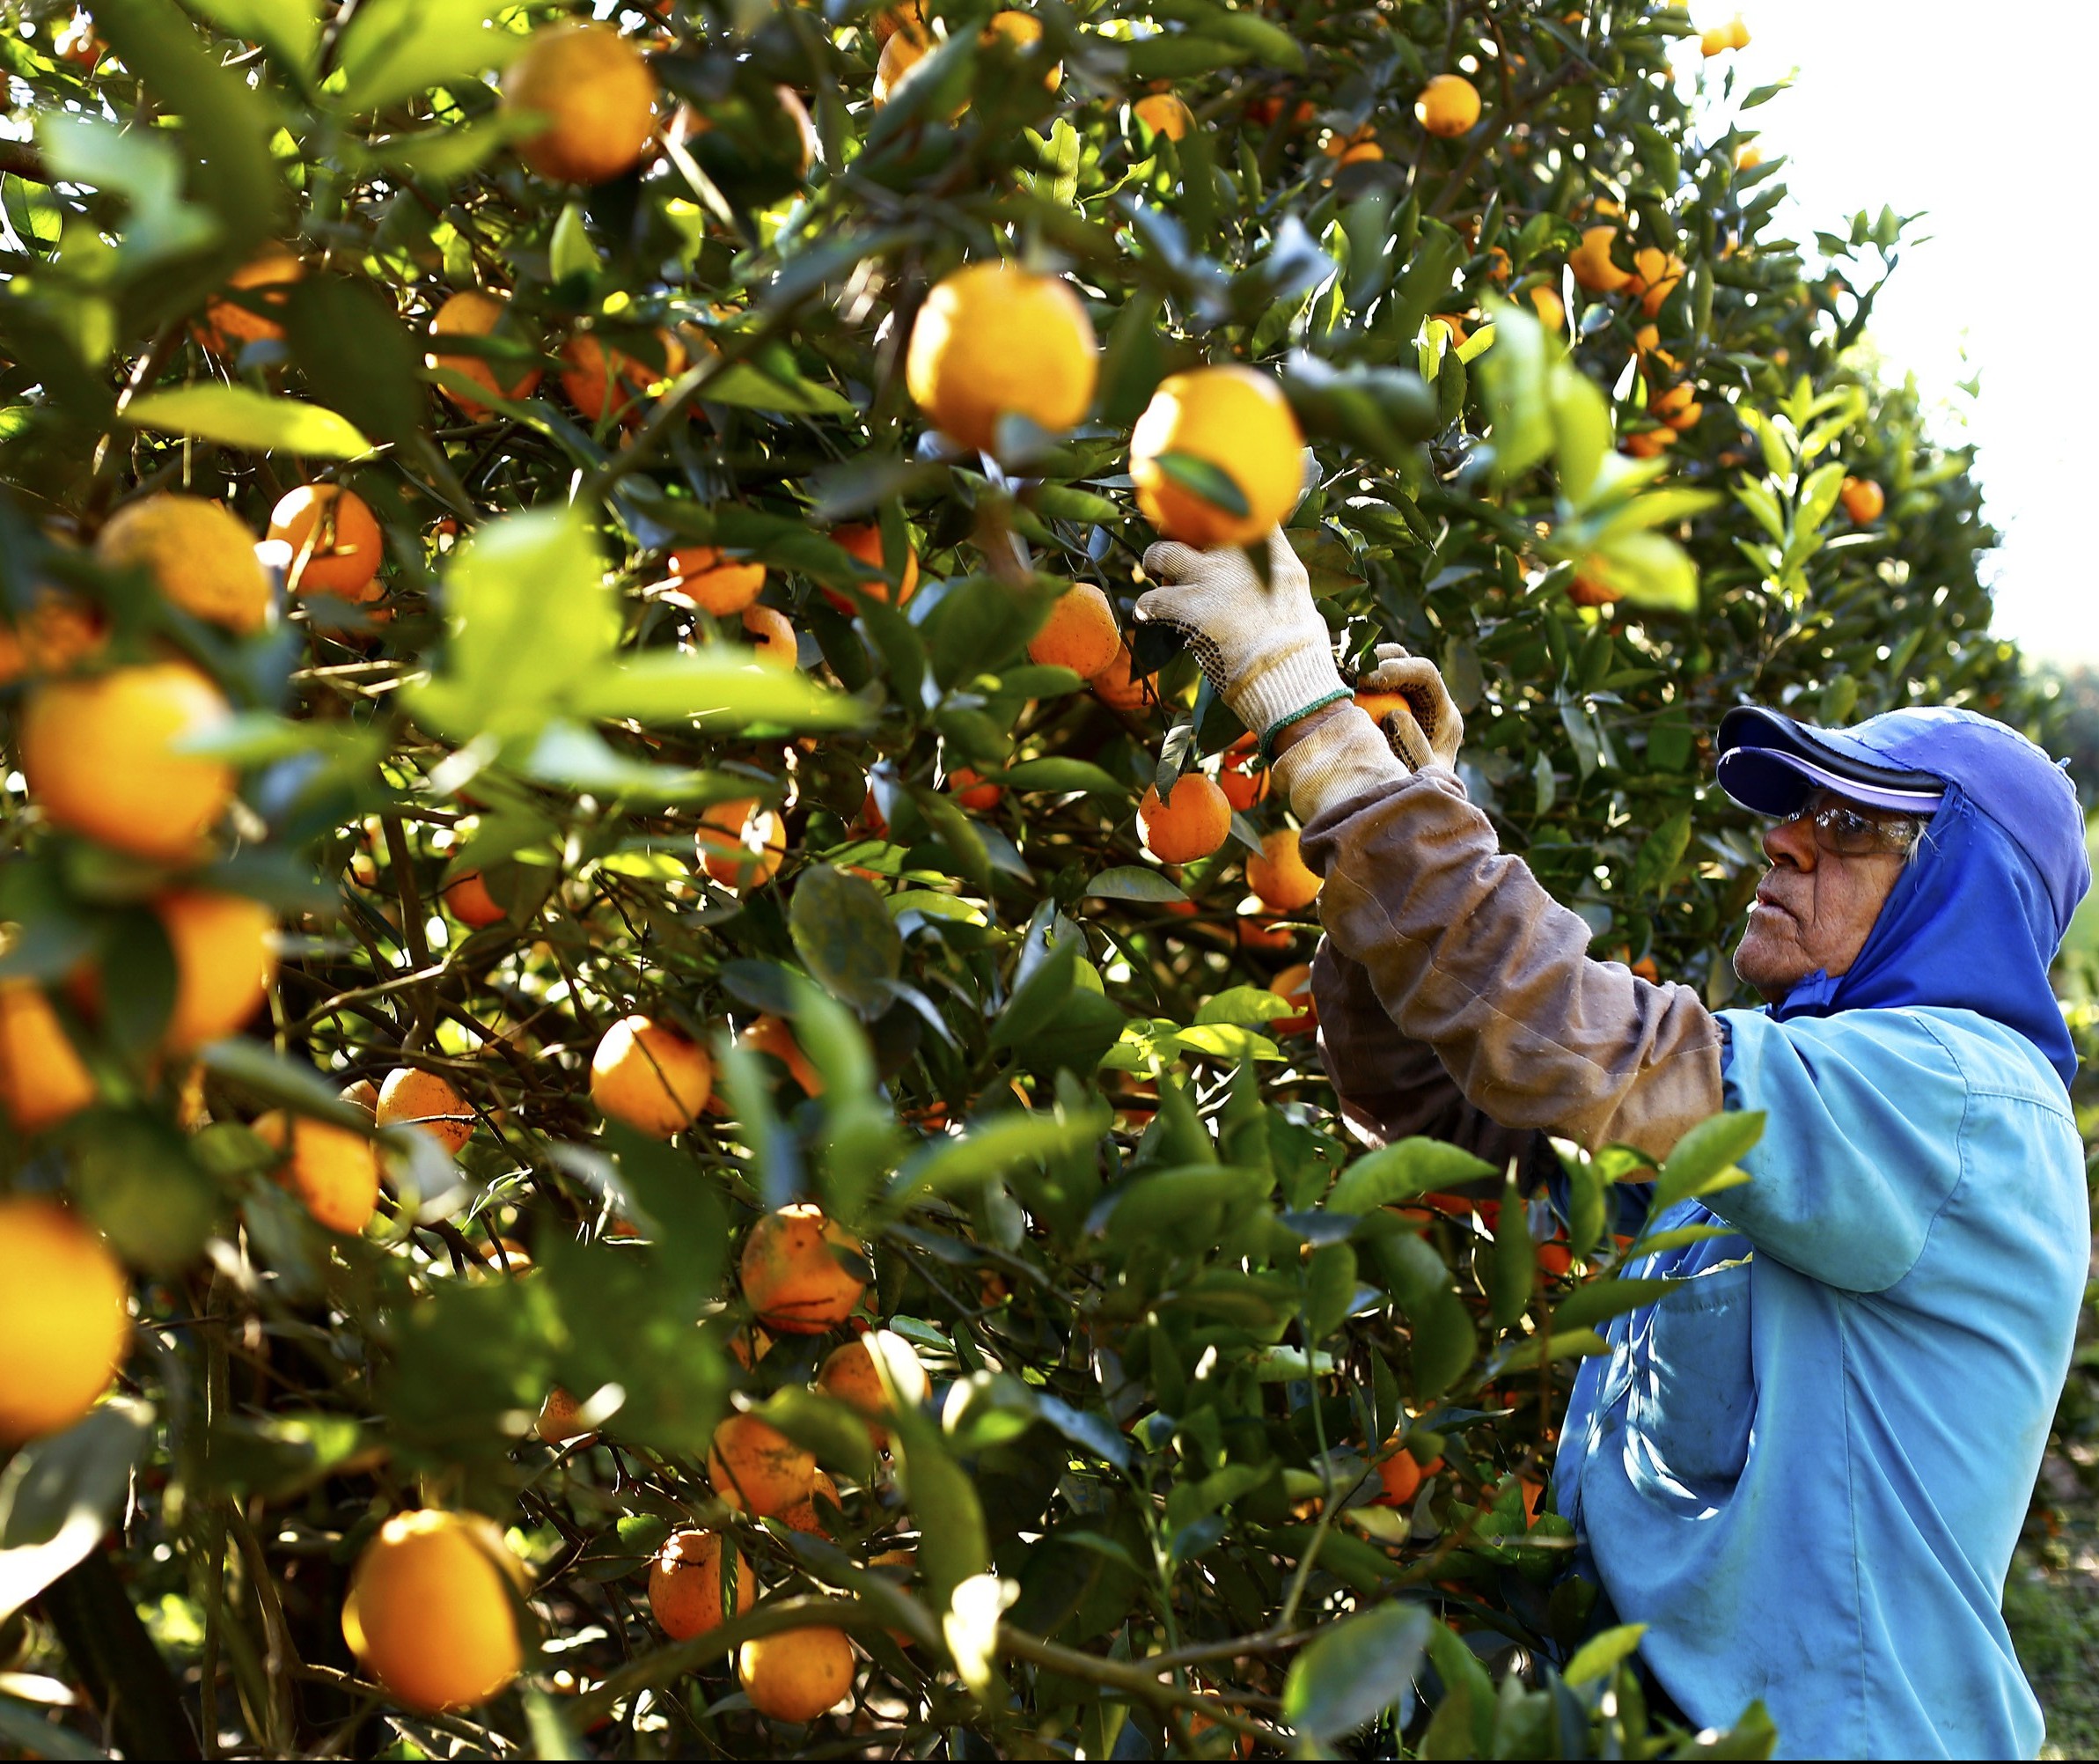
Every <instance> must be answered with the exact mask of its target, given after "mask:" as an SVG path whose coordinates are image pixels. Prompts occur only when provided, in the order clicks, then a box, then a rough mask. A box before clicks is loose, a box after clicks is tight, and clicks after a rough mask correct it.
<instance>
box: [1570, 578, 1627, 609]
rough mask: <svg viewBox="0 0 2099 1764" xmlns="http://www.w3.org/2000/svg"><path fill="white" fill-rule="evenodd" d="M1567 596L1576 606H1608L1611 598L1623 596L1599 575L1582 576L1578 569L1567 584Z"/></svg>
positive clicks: (1615, 598)
mask: <svg viewBox="0 0 2099 1764" xmlns="http://www.w3.org/2000/svg"><path fill="white" fill-rule="evenodd" d="M1623 598H1624V596H1623V594H1622V593H1621V592H1620V591H1619V590H1618V589H1616V588H1614V587H1612V586H1611V584H1610V583H1608V582H1606V581H1604V579H1603V578H1602V577H1596V576H1584V575H1582V574H1581V573H1580V572H1579V571H1577V572H1576V573H1575V575H1574V579H1573V580H1572V581H1570V582H1569V583H1568V584H1567V599H1570V600H1572V601H1573V602H1574V605H1575V606H1609V605H1610V604H1611V602H1612V601H1613V600H1618V599H1623Z"/></svg>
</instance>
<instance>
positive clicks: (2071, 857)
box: [1715, 705, 2091, 938]
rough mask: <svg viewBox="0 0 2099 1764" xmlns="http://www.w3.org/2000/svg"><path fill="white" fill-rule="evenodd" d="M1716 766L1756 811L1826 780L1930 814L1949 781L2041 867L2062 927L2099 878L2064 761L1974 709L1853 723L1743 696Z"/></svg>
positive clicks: (1847, 792) (1725, 722)
mask: <svg viewBox="0 0 2099 1764" xmlns="http://www.w3.org/2000/svg"><path fill="white" fill-rule="evenodd" d="M1715 746H1717V747H1718V749H1719V753H1720V757H1719V761H1718V762H1717V765H1716V767H1715V775H1716V776H1717V778H1718V779H1719V782H1720V785H1721V789H1722V790H1726V791H1727V793H1728V795H1729V796H1730V797H1734V799H1735V800H1736V802H1738V803H1740V804H1741V805H1743V807H1744V808H1747V809H1750V810H1753V811H1754V812H1757V813H1758V814H1770V815H1785V814H1791V813H1792V812H1794V810H1796V809H1797V808H1799V807H1800V805H1801V804H1802V802H1803V801H1805V800H1806V798H1807V796H1808V793H1809V791H1810V790H1815V789H1817V788H1826V789H1829V790H1835V791H1837V792H1838V794H1839V795H1843V796H1848V797H1852V798H1853V799H1854V800H1856V801H1860V802H1864V803H1868V804H1870V805H1875V806H1878V807H1886V808H1902V807H1911V808H1912V809H1913V811H1914V812H1917V813H1919V814H1922V815H1927V816H1928V815H1929V814H1931V813H1932V812H1934V808H1935V806H1936V805H1937V804H1938V803H1939V802H1940V800H1941V797H1943V796H1944V795H1945V793H1946V790H1947V787H1948V786H1949V785H1953V786H1957V787H1958V789H1959V792H1960V794H1962V795H1963V796H1964V797H1966V798H1967V800H1968V802H1969V803H1970V804H1971V805H1973V806H1974V807H1975V808H1976V809H1978V810H1979V811H1980V812H1982V813H1983V814H1985V815H1986V816H1988V817H1989V819H1990V820H1992V821H1993V822H1995V823H1996V825H1997V826H1998V827H1999V828H2000V829H2001V830H2002V832H2003V833H2004V834H2006V835H2007V837H2008V838H2009V839H2010V840H2011V842H2012V843H2013V844H2014V845H2015V847H2017V849H2018V850H2019V852H2020V853H2021V855H2022V856H2023V857H2024V858H2025V860H2026V862H2027V863H2028V864H2029V865H2030V866H2031V867H2032V870H2033V871H2034V874H2035V876H2036V877H2037V879H2038V880H2039V882H2040V883H2041V886H2042V887H2043V889H2044V892H2045V893H2046V895H2047V898H2048V900H2049V902H2050V904H2051V907H2052V908H2053V910H2054V915H2055V921H2056V924H2055V930H2056V936H2057V937H2058V938H2059V937H2061V936H2062V934H2063V932H2064V931H2066V930H2068V929H2069V924H2070V916H2071V915H2072V914H2073V913H2074V912H2075V911H2076V910H2077V903H2078V902H2079V901H2080V900H2082V899H2083V898H2084V894H2085V891H2086V889H2087V888H2088V887H2089V886H2091V869H2090V865H2089V864H2088V861H2087V859H2086V856H2085V844H2084V814H2083V811H2082V810H2081V808H2080V807H2079V806H2078V802H2077V792H2076V791H2075V790H2073V789H2072V788H2071V784H2070V780H2069V778H2068V777H2067V775H2065V773H2064V771H2063V769H2062V768H2061V767H2060V766H2059V765H2057V764H2056V762H2055V761H2052V760H2051V759H2050V758H2049V757H2048V755H2047V754H2046V753H2044V752H2043V751H2042V750H2041V749H2040V748H2039V747H2037V746H2035V745H2034V744H2033V743H2032V742H2031V741H2029V740H2028V739H2026V737H2025V736H2023V735H2022V734H2020V733H2019V731H2017V730H2015V729H2013V728H2010V727H2008V726H2007V724H2002V723H1999V722H1997V721H1995V720H1994V719H1993V718H1992V717H1984V716H1981V715H1979V714H1978V713H1977V712H1975V711H1972V710H1953V709H1924V708H1919V709H1904V710H1888V711H1883V712H1882V714H1881V715H1880V716H1878V717H1868V718H1867V719H1866V721H1865V722H1863V723H1860V724H1856V725H1854V726H1853V727H1852V728H1849V729H1817V728H1816V727H1814V726H1813V725H1811V724H1806V723H1796V722H1794V719H1793V718H1792V717H1784V716H1781V715H1780V714H1779V713H1778V712H1777V711H1774V710H1765V709H1762V708H1760V707H1758V706H1755V705H1741V706H1738V707H1736V709H1733V710H1730V711H1728V714H1727V715H1726V716H1725V717H1722V718H1721V724H1720V734H1719V738H1718V740H1717V741H1716V743H1715Z"/></svg>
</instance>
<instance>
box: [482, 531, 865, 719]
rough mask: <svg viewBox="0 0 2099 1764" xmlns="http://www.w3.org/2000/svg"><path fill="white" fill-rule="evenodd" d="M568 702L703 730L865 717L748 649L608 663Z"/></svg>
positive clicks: (609, 714)
mask: <svg viewBox="0 0 2099 1764" xmlns="http://www.w3.org/2000/svg"><path fill="white" fill-rule="evenodd" d="M487 530H488V529H487V528H485V527H484V528H483V529H482V531H483V532H484V533H485V532H486V531H487ZM569 708H570V709H573V710H574V711H575V713H576V715H577V716H579V717H589V718H591V720H593V721H597V722H606V723H611V722H634V723H648V724H678V723H686V722H694V723H697V724H700V725H701V727H702V728H716V727H719V728H742V727H747V726H749V725H750V724H758V723H766V724H777V725H779V726H780V727H782V728H783V729H855V728H858V727H859V726H861V725H862V724H864V723H866V722H867V721H868V719H869V717H870V710H869V708H868V707H867V706H866V705H865V704H862V702H860V701H859V700H857V699H854V698H848V697H847V696H846V695H844V694H843V693H839V692H833V691H832V690H831V688H830V687H826V686H821V685H818V683H817V682H816V681H815V680H811V679H810V678H809V677H808V676H807V675H806V674H802V673H789V672H788V671H787V670H786V669H784V668H777V667H767V666H763V665H760V664H758V663H754V662H752V660H750V659H749V651H748V650H743V649H740V648H738V647H735V646H732V645H729V644H723V645H721V646H720V647H718V648H713V649H705V650H700V651H698V652H697V653H695V654H693V655H685V654H682V653H679V651H677V650H646V651H644V652H643V653H642V654H640V655H637V656H635V657H633V658H628V659H621V660H620V661H618V662H614V663H609V664H607V665H603V666H600V667H598V668H597V669H596V670H595V671H594V672H593V673H591V675H590V676H589V678H587V679H585V680H581V681H580V682H579V683H578V684H577V686H576V690H575V692H574V693H573V695H571V696H570V698H569Z"/></svg>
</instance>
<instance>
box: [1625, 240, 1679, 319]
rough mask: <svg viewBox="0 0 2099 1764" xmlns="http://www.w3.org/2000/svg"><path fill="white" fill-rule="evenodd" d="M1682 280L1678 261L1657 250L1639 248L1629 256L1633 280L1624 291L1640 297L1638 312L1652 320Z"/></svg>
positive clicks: (1655, 247) (1646, 246)
mask: <svg viewBox="0 0 2099 1764" xmlns="http://www.w3.org/2000/svg"><path fill="white" fill-rule="evenodd" d="M1683 280H1684V260H1683V259H1682V258H1680V257H1677V256H1676V255H1674V254H1672V253H1670V252H1666V251H1663V250H1662V248H1661V247H1660V246H1653V245H1643V246H1640V249H1639V250H1638V251H1636V252H1634V253H1633V278H1632V280H1631V281H1630V282H1628V283H1626V292H1627V293H1628V294H1637V295H1639V296H1640V311H1641V312H1645V313H1646V314H1647V315H1648V318H1650V319H1652V318H1653V317H1655V314H1657V313H1658V312H1661V311H1662V303H1663V302H1664V301H1666V300H1667V299H1668V298H1669V297H1670V295H1671V294H1674V293H1675V292H1676V291H1677V288H1678V287H1679V286H1680V285H1681V284H1682V283H1683Z"/></svg>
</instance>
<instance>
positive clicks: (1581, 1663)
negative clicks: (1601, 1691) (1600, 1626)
mask: <svg viewBox="0 0 2099 1764" xmlns="http://www.w3.org/2000/svg"><path fill="white" fill-rule="evenodd" d="M1647 1632H1648V1626H1647V1625H1646V1624H1645V1623H1620V1624H1619V1625H1618V1627H1617V1628H1612V1629H1605V1630H1604V1631H1603V1632H1602V1633H1601V1634H1600V1635H1591V1636H1590V1637H1589V1640H1587V1641H1586V1642H1584V1643H1582V1645H1581V1646H1580V1647H1579V1648H1577V1649H1576V1650H1574V1658H1573V1659H1571V1660H1569V1661H1568V1662H1567V1670H1566V1671H1565V1672H1562V1673H1561V1674H1560V1676H1561V1677H1562V1678H1564V1679H1566V1680H1567V1683H1569V1684H1571V1685H1585V1684H1587V1683H1589V1680H1590V1679H1601V1678H1606V1677H1608V1676H1609V1675H1610V1674H1611V1673H1612V1672H1616V1671H1617V1670H1618V1666H1619V1665H1620V1664H1621V1663H1622V1662H1624V1661H1626V1660H1629V1659H1631V1658H1632V1657H1633V1655H1634V1654H1635V1653H1636V1652H1638V1651H1639V1649H1640V1637H1641V1636H1642V1635H1646V1634H1647Z"/></svg>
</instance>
